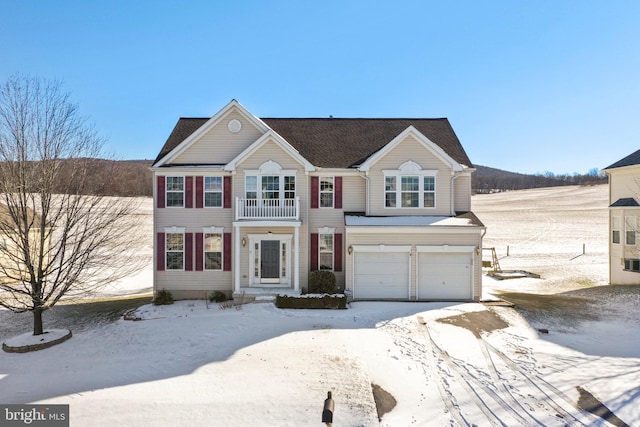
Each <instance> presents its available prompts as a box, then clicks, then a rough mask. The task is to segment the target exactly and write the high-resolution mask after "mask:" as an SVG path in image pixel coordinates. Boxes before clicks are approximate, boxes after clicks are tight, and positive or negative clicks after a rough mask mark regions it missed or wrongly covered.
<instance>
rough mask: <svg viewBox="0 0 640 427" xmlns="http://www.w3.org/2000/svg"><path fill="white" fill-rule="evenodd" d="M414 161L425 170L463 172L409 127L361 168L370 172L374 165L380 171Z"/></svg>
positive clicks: (448, 157)
mask: <svg viewBox="0 0 640 427" xmlns="http://www.w3.org/2000/svg"><path fill="white" fill-rule="evenodd" d="M407 160H412V161H414V162H416V163H417V164H418V165H420V166H421V167H422V168H423V169H425V168H426V169H429V168H433V169H448V170H454V171H461V170H462V169H463V166H462V165H460V164H459V163H458V162H456V161H455V160H454V159H453V158H452V157H451V156H449V155H448V154H447V153H446V152H444V150H442V149H441V148H440V147H439V146H437V145H436V144H434V143H433V142H432V141H431V140H429V138H427V137H426V136H424V135H422V134H421V133H420V132H418V131H417V130H416V129H415V128H414V127H413V126H409V127H408V128H407V129H405V130H404V131H403V132H402V133H400V134H399V135H398V136H396V137H395V138H394V139H393V140H392V141H390V142H389V143H388V144H387V145H385V146H384V147H383V148H382V149H381V150H379V151H377V152H376V153H374V154H373V155H372V156H371V157H370V158H368V159H367V160H366V161H365V162H364V163H363V164H362V165H361V166H360V170H364V171H368V170H369V169H371V168H372V167H373V166H374V165H375V167H376V168H378V169H385V168H397V167H398V165H399V164H400V163H403V162H405V161H407Z"/></svg>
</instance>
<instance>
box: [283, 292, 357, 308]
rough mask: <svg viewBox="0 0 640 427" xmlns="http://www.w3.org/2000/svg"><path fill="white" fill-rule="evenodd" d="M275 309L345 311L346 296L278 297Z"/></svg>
mask: <svg viewBox="0 0 640 427" xmlns="http://www.w3.org/2000/svg"><path fill="white" fill-rule="evenodd" d="M276 307H278V308H303V309H309V308H332V309H346V308H347V297H346V295H342V294H338V295H323V296H320V295H317V296H310V295H304V296H300V297H295V296H287V295H278V296H277V297H276Z"/></svg>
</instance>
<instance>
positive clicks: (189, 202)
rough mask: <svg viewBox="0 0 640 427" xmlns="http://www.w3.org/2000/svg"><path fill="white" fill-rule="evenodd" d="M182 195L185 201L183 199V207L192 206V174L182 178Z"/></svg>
mask: <svg viewBox="0 0 640 427" xmlns="http://www.w3.org/2000/svg"><path fill="white" fill-rule="evenodd" d="M184 181H185V182H184V187H185V188H184V189H185V191H184V197H185V199H186V200H185V201H184V207H185V208H192V207H193V177H192V176H188V177H186V178H185V179H184Z"/></svg>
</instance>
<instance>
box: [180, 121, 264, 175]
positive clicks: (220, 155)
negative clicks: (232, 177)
mask: <svg viewBox="0 0 640 427" xmlns="http://www.w3.org/2000/svg"><path fill="white" fill-rule="evenodd" d="M234 120H235V121H237V122H232V121H234ZM229 123H232V125H233V124H236V123H240V130H239V131H238V132H235V133H234V132H231V131H230V130H229ZM234 129H235V128H234ZM261 135H262V132H261V131H260V130H259V129H257V128H256V127H255V126H254V125H253V124H252V123H250V122H249V121H248V120H246V119H245V118H244V117H242V115H241V114H239V113H238V112H236V111H232V112H230V113H229V114H227V115H225V116H224V117H222V118H221V120H220V121H219V122H218V123H216V124H215V126H212V127H211V128H210V129H207V131H206V132H204V133H203V134H202V135H201V136H199V137H198V140H197V141H194V142H193V143H192V144H190V145H189V146H188V147H186V148H185V149H184V150H183V151H182V152H181V153H180V154H179V155H177V156H175V157H174V158H173V159H172V160H171V164H176V165H195V164H203V163H205V164H211V163H215V164H226V163H227V162H229V161H230V160H231V159H233V158H234V157H236V156H237V155H238V154H239V153H241V152H242V151H243V150H244V149H246V148H247V147H248V146H249V145H250V144H251V143H253V142H254V141H255V140H256V139H258V138H259V137H260V136H261Z"/></svg>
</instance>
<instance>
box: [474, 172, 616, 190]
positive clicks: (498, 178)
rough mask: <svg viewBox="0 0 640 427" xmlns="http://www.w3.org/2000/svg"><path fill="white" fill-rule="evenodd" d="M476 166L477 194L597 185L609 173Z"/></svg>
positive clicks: (605, 178)
mask: <svg viewBox="0 0 640 427" xmlns="http://www.w3.org/2000/svg"><path fill="white" fill-rule="evenodd" d="M474 167H475V168H476V171H475V172H474V173H473V175H472V176H471V186H472V189H473V191H474V193H476V194H478V193H495V192H500V191H512V190H524V189H527V188H541V187H558V186H562V185H596V184H604V183H606V182H607V175H606V174H604V173H603V172H601V171H600V170H599V169H597V168H594V169H591V170H589V172H587V173H586V174H580V173H574V174H571V175H570V174H561V175H556V174H554V173H552V172H543V173H537V174H534V175H527V174H521V173H516V172H508V171H504V170H501V169H494V168H490V167H487V166H478V165H476V166H474Z"/></svg>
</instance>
